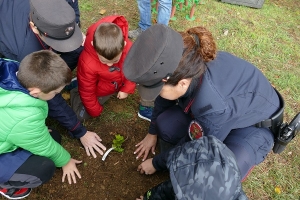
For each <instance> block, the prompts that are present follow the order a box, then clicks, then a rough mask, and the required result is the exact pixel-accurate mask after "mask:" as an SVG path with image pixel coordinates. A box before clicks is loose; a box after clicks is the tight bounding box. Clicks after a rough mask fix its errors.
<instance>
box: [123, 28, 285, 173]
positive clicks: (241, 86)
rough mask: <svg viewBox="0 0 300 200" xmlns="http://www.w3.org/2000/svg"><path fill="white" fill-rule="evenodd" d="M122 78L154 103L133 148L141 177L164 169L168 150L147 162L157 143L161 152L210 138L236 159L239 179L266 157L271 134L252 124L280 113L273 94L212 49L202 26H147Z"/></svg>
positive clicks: (242, 64) (260, 79) (258, 77)
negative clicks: (178, 29)
mask: <svg viewBox="0 0 300 200" xmlns="http://www.w3.org/2000/svg"><path fill="white" fill-rule="evenodd" d="M124 74H125V76H126V77H127V78H128V79H129V80H131V81H134V82H136V83H138V84H139V85H138V90H139V94H140V95H141V96H142V98H144V99H148V100H152V99H155V98H156V99H155V107H154V110H153V115H152V118H151V124H150V127H149V133H148V134H147V135H146V137H145V138H144V139H143V140H142V141H141V142H139V143H138V144H137V145H136V146H137V149H136V151H135V154H136V155H137V158H140V157H142V160H143V161H144V162H143V163H141V164H140V165H139V167H138V171H140V173H145V174H153V173H154V172H155V171H157V170H165V169H167V168H166V160H167V156H168V151H163V152H161V153H160V154H158V155H156V156H154V158H150V159H147V160H146V158H147V156H148V154H149V152H150V151H151V152H152V153H153V154H154V149H155V146H156V143H157V138H159V139H160V140H159V141H161V142H162V143H163V145H161V147H166V146H173V145H179V144H183V143H184V142H187V141H190V140H193V139H197V138H200V137H202V136H203V135H204V136H209V135H213V136H215V137H216V138H217V139H219V140H220V141H222V142H223V143H224V144H225V145H226V146H227V147H228V148H229V149H230V150H231V151H232V152H233V153H234V155H235V157H236V160H237V164H238V167H239V169H240V172H241V176H242V178H245V177H246V176H247V174H248V173H249V172H250V170H251V169H252V168H253V167H254V166H255V165H257V164H259V163H260V162H262V161H263V160H264V159H265V157H266V156H267V154H268V153H269V152H270V151H271V149H272V147H273V144H274V136H273V134H272V132H271V131H270V129H269V128H257V127H256V126H255V124H256V123H259V122H261V121H262V120H265V119H269V118H270V117H272V116H273V115H274V113H276V111H278V110H279V109H280V100H279V97H278V94H277V92H276V91H275V90H274V88H273V87H272V85H271V84H270V82H269V81H268V80H267V78H266V77H265V76H264V75H263V74H262V72H261V71H260V70H259V69H258V68H256V67H255V66H254V65H252V64H251V63H249V62H247V61H245V60H243V59H241V58H238V57H236V56H234V55H232V54H230V53H227V52H224V51H217V48H216V44H215V41H214V39H213V37H212V34H211V33H210V32H209V31H208V30H207V29H206V28H204V27H194V28H190V29H188V30H187V31H185V32H182V33H178V32H176V31H174V30H172V29H171V28H169V27H166V26H163V25H155V26H152V27H151V28H150V29H148V30H147V31H145V32H144V33H142V34H141V35H140V36H139V38H138V39H137V40H136V41H135V43H134V45H133V46H132V48H131V50H130V52H129V54H128V56H127V58H126V61H125V64H124Z"/></svg>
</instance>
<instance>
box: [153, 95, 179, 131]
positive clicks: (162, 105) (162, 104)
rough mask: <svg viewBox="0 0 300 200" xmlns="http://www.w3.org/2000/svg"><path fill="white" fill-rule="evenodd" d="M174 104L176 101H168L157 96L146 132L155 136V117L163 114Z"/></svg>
mask: <svg viewBox="0 0 300 200" xmlns="http://www.w3.org/2000/svg"><path fill="white" fill-rule="evenodd" d="M175 104H176V101H170V100H167V99H164V98H162V97H161V96H158V97H157V98H156V99H155V102H154V109H153V113H152V117H151V123H150V126H149V129H148V132H149V133H150V134H152V135H156V134H157V131H156V119H157V117H158V116H159V115H160V114H161V113H163V112H164V111H165V110H167V109H168V108H170V107H172V106H174V105H175Z"/></svg>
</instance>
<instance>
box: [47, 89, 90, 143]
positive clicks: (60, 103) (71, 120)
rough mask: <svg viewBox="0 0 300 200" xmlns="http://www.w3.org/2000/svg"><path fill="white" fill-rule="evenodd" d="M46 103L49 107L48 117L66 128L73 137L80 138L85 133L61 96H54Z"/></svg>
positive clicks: (84, 129)
mask: <svg viewBox="0 0 300 200" xmlns="http://www.w3.org/2000/svg"><path fill="white" fill-rule="evenodd" d="M47 103H48V107H49V112H48V116H49V117H52V118H54V119H56V120H57V121H58V122H59V123H60V124H61V125H62V126H64V127H65V128H67V129H68V131H69V132H70V133H71V135H72V136H73V137H75V138H81V137H82V136H83V135H84V134H85V133H86V132H87V130H86V128H85V127H84V126H83V125H82V123H81V122H80V121H79V120H78V119H77V116H76V114H75V112H74V111H73V110H72V108H71V107H70V106H69V105H68V104H67V102H66V101H65V100H64V99H63V98H62V96H61V94H57V95H55V97H54V98H53V99H51V100H49V101H47Z"/></svg>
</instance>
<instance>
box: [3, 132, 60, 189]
mask: <svg viewBox="0 0 300 200" xmlns="http://www.w3.org/2000/svg"><path fill="white" fill-rule="evenodd" d="M50 134H51V136H52V138H53V139H54V140H55V141H56V142H58V143H60V142H61V136H60V134H59V133H58V132H57V131H55V130H52V132H50ZM55 169H56V166H55V164H54V162H53V161H52V160H51V159H49V158H46V157H43V156H37V155H31V156H30V157H29V158H28V159H27V160H26V161H25V162H24V163H23V164H22V165H21V166H20V167H19V168H18V169H17V171H16V172H15V173H14V174H13V176H12V177H11V178H10V179H9V180H8V181H7V182H5V183H0V187H1V188H6V189H10V188H35V187H38V186H40V185H42V184H43V183H46V182H47V181H49V180H50V179H51V178H52V177H53V175H54V172H55Z"/></svg>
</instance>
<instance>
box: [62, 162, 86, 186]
mask: <svg viewBox="0 0 300 200" xmlns="http://www.w3.org/2000/svg"><path fill="white" fill-rule="evenodd" d="M81 162H82V161H79V160H75V159H73V158H71V159H70V161H69V162H68V163H67V164H66V165H65V166H63V167H62V170H63V176H62V182H65V178H66V177H67V179H68V182H69V184H72V182H73V183H76V175H77V176H78V178H81V175H80V173H79V171H78V169H77V167H76V164H79V163H81Z"/></svg>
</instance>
